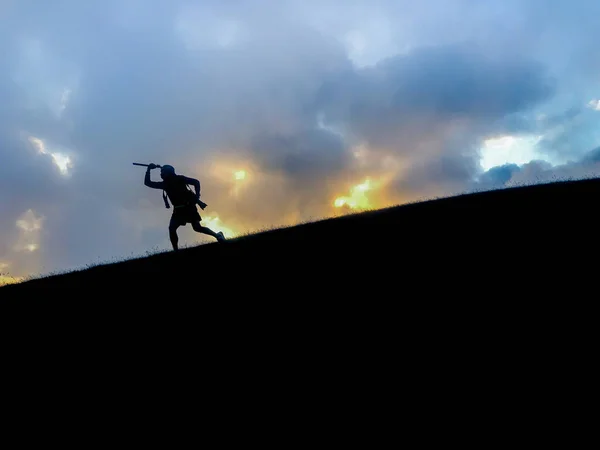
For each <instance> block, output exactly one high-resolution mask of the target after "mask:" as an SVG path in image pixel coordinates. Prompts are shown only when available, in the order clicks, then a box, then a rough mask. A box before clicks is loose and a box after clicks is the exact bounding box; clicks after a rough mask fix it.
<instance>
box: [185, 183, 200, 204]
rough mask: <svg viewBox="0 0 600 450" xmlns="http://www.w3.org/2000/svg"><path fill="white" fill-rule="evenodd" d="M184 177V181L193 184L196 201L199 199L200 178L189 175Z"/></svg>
mask: <svg viewBox="0 0 600 450" xmlns="http://www.w3.org/2000/svg"><path fill="white" fill-rule="evenodd" d="M184 178H185V182H186V183H187V184H191V185H192V186H194V189H195V190H196V202H197V201H198V200H199V199H200V180H197V179H196V178H190V177H184Z"/></svg>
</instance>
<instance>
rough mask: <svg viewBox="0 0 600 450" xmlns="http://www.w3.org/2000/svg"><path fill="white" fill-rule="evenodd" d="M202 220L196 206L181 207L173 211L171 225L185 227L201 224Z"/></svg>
mask: <svg viewBox="0 0 600 450" xmlns="http://www.w3.org/2000/svg"><path fill="white" fill-rule="evenodd" d="M201 220H202V218H201V217H200V214H199V213H198V209H197V208H196V205H189V206H181V207H179V208H174V209H173V214H172V215H171V225H177V226H182V227H185V225H186V224H187V223H194V222H200V221H201Z"/></svg>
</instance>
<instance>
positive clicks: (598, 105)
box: [588, 100, 600, 111]
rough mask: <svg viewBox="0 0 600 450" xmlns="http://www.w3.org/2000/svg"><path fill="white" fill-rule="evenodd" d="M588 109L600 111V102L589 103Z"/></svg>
mask: <svg viewBox="0 0 600 450" xmlns="http://www.w3.org/2000/svg"><path fill="white" fill-rule="evenodd" d="M588 107H590V108H592V109H593V110H595V111H600V100H592V101H590V102H589V103H588Z"/></svg>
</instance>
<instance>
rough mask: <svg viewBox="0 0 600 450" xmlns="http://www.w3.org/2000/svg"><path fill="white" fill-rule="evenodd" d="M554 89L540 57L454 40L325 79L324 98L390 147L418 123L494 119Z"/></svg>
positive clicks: (337, 119)
mask: <svg viewBox="0 0 600 450" xmlns="http://www.w3.org/2000/svg"><path fill="white" fill-rule="evenodd" d="M552 89H553V83H552V80H550V79H548V77H547V74H545V73H544V70H543V67H540V66H539V65H538V64H535V63H531V62H529V61H512V60H510V59H503V60H493V59H490V58H488V57H486V56H485V55H484V54H483V53H480V52H478V51H477V50H475V49H474V48H471V47H469V46H460V47H457V46H448V47H436V48H426V49H418V50H415V51H414V52H412V53H410V54H408V55H402V56H396V57H393V58H390V59H387V60H385V61H383V62H381V63H379V64H378V65H377V66H376V67H373V68H367V69H363V70H358V71H350V72H348V73H346V74H343V75H340V76H338V77H337V78H335V79H333V80H331V81H329V82H328V83H327V84H326V85H325V86H324V88H323V90H322V94H321V95H322V100H321V104H320V105H321V107H322V108H323V110H324V112H325V120H326V121H327V122H328V123H329V122H330V123H333V124H336V125H338V124H340V125H343V126H346V127H348V128H350V129H351V130H352V132H353V133H355V134H358V137H359V138H363V139H365V140H367V141H368V142H369V143H372V144H374V145H378V146H384V147H386V146H390V145H394V144H396V145H398V142H395V141H396V139H397V138H398V137H404V138H405V137H406V136H410V135H411V134H414V131H415V128H414V126H415V124H423V122H426V125H425V127H418V128H417V134H416V137H417V138H420V137H421V135H422V134H426V133H429V130H430V129H431V128H432V127H435V126H436V124H437V123H446V122H447V121H454V120H461V119H467V120H469V121H473V122H484V123H485V122H490V121H493V120H496V119H498V118H501V117H503V116H504V115H507V114H510V113H514V112H516V111H520V110H523V109H527V108H529V107H531V106H533V105H536V104H537V103H539V102H542V101H544V100H546V99H548V98H549V96H550V95H551V94H552ZM409 127H410V128H412V129H406V128H409ZM399 135H400V136H399ZM409 151H410V150H409Z"/></svg>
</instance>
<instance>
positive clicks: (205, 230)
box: [192, 222, 225, 241]
mask: <svg viewBox="0 0 600 450" xmlns="http://www.w3.org/2000/svg"><path fill="white" fill-rule="evenodd" d="M192 228H193V229H194V231H196V232H198V233H204V234H208V235H209V236H212V237H214V238H215V239H216V240H217V241H224V240H225V236H223V232H222V231H219V232H218V233H215V232H214V231H213V230H211V229H210V228H208V227H203V226H202V225H200V222H194V223H192Z"/></svg>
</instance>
